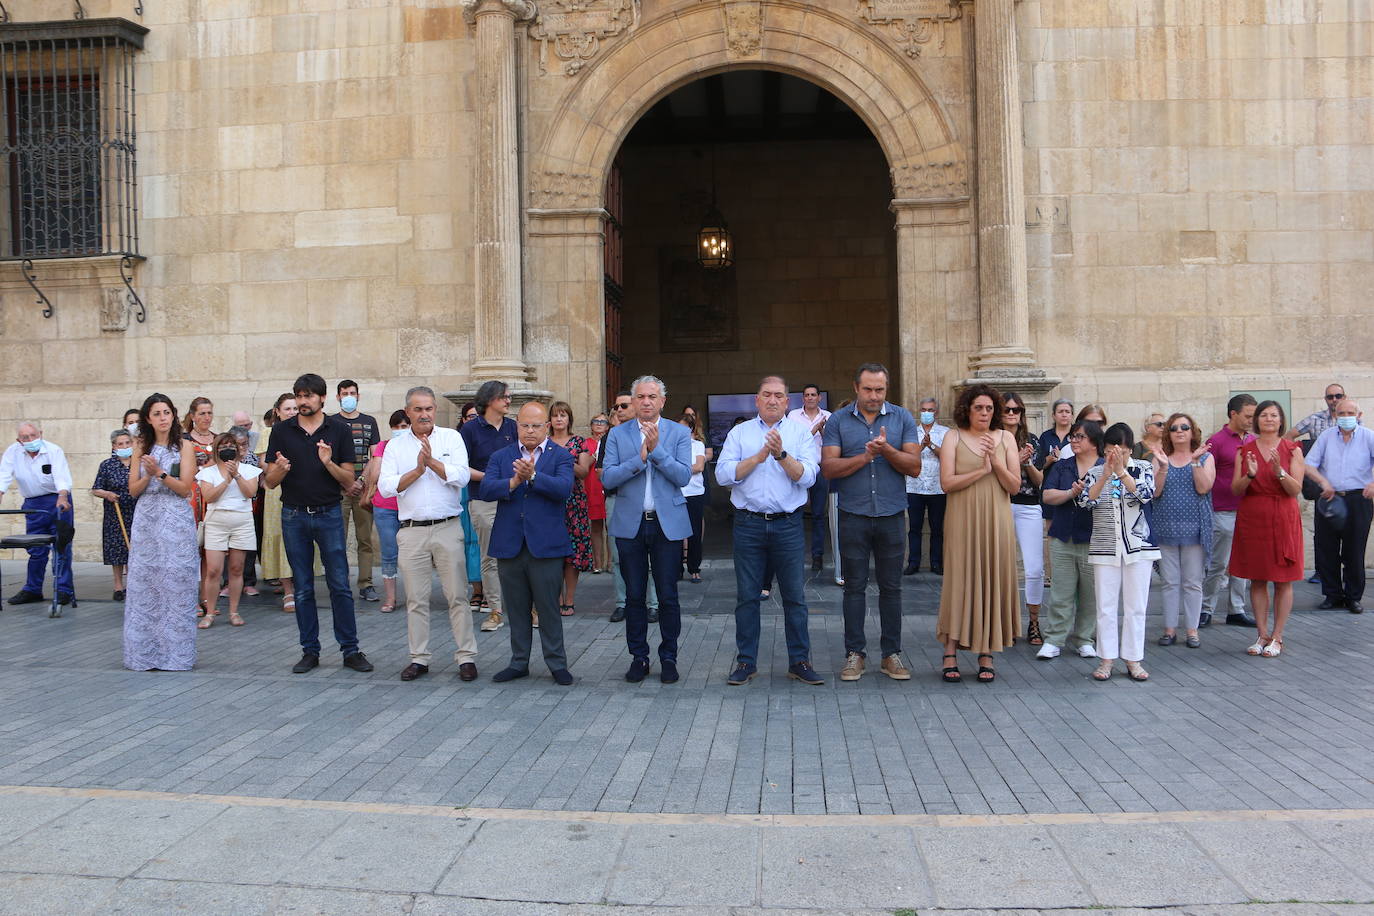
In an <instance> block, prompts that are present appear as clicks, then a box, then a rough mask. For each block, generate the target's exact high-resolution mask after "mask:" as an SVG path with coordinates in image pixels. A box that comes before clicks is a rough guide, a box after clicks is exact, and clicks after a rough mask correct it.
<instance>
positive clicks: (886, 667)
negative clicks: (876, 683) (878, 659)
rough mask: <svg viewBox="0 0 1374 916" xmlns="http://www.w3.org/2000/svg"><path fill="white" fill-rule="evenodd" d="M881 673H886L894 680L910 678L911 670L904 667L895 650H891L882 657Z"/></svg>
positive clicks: (907, 679)
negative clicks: (889, 653)
mask: <svg viewBox="0 0 1374 916" xmlns="http://www.w3.org/2000/svg"><path fill="white" fill-rule="evenodd" d="M883 674H886V675H887V676H888V677H890V678H892V679H893V680H894V681H909V680H911V672H910V671H908V670H907V669H906V665H903V664H902V659H901V658H900V657H899V656H898V655H897V653H896V652H893V653H892V654H891V655H889V656H887V657H885V658H884V659H883Z"/></svg>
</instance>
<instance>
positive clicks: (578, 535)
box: [549, 401, 595, 617]
mask: <svg viewBox="0 0 1374 916" xmlns="http://www.w3.org/2000/svg"><path fill="white" fill-rule="evenodd" d="M549 427H550V429H551V430H552V433H551V434H550V436H549V438H551V439H552V440H553V441H554V444H555V445H560V446H562V447H563V448H565V449H567V450H568V454H569V455H571V456H572V460H573V490H572V495H571V496H569V497H568V503H567V510H566V513H565V518H566V520H567V523H568V537H569V538H570V539H571V540H572V548H573V552H572V553H571V554H569V555H568V558H567V560H566V561H565V562H564V563H563V594H562V596H561V597H560V598H559V599H558V613H560V614H562V615H563V616H564V617H571V616H572V615H573V614H574V613H576V611H577V609H576V608H575V607H574V606H573V602H574V601H575V600H576V598H577V574H578V573H583V572H586V571H587V570H589V569H591V568H592V535H591V531H592V520H591V517H590V516H589V515H588V514H587V489H586V487H584V486H583V484H582V481H583V480H584V479H586V477H587V474H588V473H590V472H591V469H592V461H593V460H594V459H595V455H594V454H593V452H592V450H591V449H590V448H588V447H587V440H586V439H583V438H582V437H581V436H574V435H573V432H572V429H573V412H572V406H571V405H569V404H568V403H567V402H566V401H554V402H553V403H552V404H550V405H549Z"/></svg>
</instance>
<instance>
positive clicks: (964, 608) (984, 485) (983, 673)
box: [936, 385, 1021, 684]
mask: <svg viewBox="0 0 1374 916" xmlns="http://www.w3.org/2000/svg"><path fill="white" fill-rule="evenodd" d="M1001 404H1002V396H1001V394H999V393H998V391H997V389H995V388H993V387H991V386H989V385H973V386H972V387H970V388H966V389H965V390H964V392H963V393H962V394H961V395H960V396H959V401H958V403H957V404H956V405H955V407H954V425H955V430H954V432H955V434H954V435H952V436H948V435H947V436H945V441H944V443H943V444H942V445H941V446H940V486H941V488H942V489H943V490H944V491H945V493H946V494H947V495H948V502H947V503H946V506H945V576H944V584H943V588H942V590H941V593H940V619H939V624H938V626H937V630H936V633H937V636H938V637H939V639H940V641H941V642H942V643H944V646H945V656H944V661H945V662H946V663H947V664H946V665H945V666H944V667H943V668H942V669H941V677H942V679H943V680H944V681H945V683H947V684H955V683H958V682H959V681H960V680H961V675H960V674H959V666H958V664H957V662H956V663H953V664H949V663H950V662H953V661H954V659H956V658H957V655H956V654H955V653H956V650H959V649H962V650H964V651H966V652H975V653H977V655H978V662H979V665H978V683H980V684H991V683H992V682H993V681H994V680H995V679H996V678H997V673H996V671H995V670H994V669H993V667H992V665H991V661H992V653H994V652H1001V651H1002V650H1003V649H1005V648H1007V647H1008V646H1010V645H1012V643H1013V642H1015V640H1016V637H1017V636H1018V635H1019V631H1020V626H1021V600H1020V595H1019V594H1018V591H1017V576H1016V530H1015V528H1014V526H1013V524H1012V517H1011V494H1013V493H1015V492H1016V491H1017V490H1018V489H1020V487H1021V469H1020V466H1019V465H1020V462H1019V460H1018V458H1017V448H1016V439H1015V438H1014V437H1013V436H1012V435H1011V433H1009V432H1007V431H1006V430H1005V429H1002V417H1001V410H1000V406H1001ZM985 658H986V659H987V660H988V662H989V664H987V665H984V664H982V661H983V659H985Z"/></svg>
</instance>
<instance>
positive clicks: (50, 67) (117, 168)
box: [0, 19, 148, 260]
mask: <svg viewBox="0 0 1374 916" xmlns="http://www.w3.org/2000/svg"><path fill="white" fill-rule="evenodd" d="M147 32H148V30H147V29H145V28H143V27H142V26H140V25H136V24H134V23H132V22H129V21H128V20H125V19H85V20H75V21H71V22H24V23H7V24H4V25H0V117H3V119H4V120H3V132H0V162H3V168H0V191H3V194H0V224H2V225H0V260H21V259H34V258H74V257H89V256H93V255H133V256H137V255H138V169H137V160H136V152H137V146H136V142H135V118H134V89H135V87H134V52H135V51H137V50H139V49H141V48H142V47H143V36H144V35H146V34H147Z"/></svg>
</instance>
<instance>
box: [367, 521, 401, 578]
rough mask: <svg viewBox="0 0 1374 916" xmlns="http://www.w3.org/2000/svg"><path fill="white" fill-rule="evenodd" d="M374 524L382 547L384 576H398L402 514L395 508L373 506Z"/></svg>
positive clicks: (378, 541)
mask: <svg viewBox="0 0 1374 916" xmlns="http://www.w3.org/2000/svg"><path fill="white" fill-rule="evenodd" d="M372 524H373V525H375V526H376V527H377V543H378V544H380V545H381V548H382V578H383V579H394V578H396V555H397V547H396V532H397V531H400V530H401V514H400V513H399V512H397V511H396V510H395V509H386V508H383V507H382V506H373V507H372Z"/></svg>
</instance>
